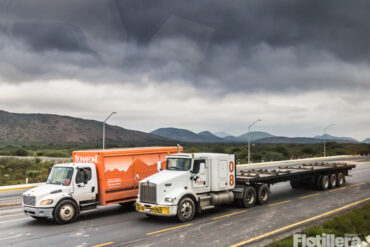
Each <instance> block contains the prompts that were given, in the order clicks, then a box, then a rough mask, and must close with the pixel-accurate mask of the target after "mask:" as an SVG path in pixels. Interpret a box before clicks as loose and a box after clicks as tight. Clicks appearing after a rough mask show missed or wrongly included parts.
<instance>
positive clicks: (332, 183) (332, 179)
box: [329, 173, 337, 189]
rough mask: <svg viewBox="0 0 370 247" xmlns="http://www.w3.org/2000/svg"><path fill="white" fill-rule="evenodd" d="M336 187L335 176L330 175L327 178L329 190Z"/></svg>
mask: <svg viewBox="0 0 370 247" xmlns="http://www.w3.org/2000/svg"><path fill="white" fill-rule="evenodd" d="M336 186H337V176H336V175H335V173H332V174H330V176H329V187H330V189H334V188H335V187H336Z"/></svg>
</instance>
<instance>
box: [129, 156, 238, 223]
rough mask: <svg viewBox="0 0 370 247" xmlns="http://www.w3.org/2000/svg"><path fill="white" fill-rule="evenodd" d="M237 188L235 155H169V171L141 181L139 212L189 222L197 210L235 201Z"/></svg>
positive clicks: (167, 168)
mask: <svg viewBox="0 0 370 247" xmlns="http://www.w3.org/2000/svg"><path fill="white" fill-rule="evenodd" d="M234 188H235V162H234V155H230V154H218V153H194V154H185V153H182V154H173V155H168V156H167V167H166V170H163V171H160V172H159V173H157V174H154V175H152V176H150V177H148V178H146V179H144V180H142V181H141V182H140V186H139V197H138V199H137V202H136V209H137V211H139V212H142V213H145V214H146V215H160V216H177V217H178V219H179V220H180V221H182V222H184V221H189V220H191V219H192V218H193V217H194V214H195V212H196V211H201V210H206V209H211V208H214V207H215V206H217V205H221V204H229V203H231V202H233V201H234V194H233V192H232V191H233V189H234Z"/></svg>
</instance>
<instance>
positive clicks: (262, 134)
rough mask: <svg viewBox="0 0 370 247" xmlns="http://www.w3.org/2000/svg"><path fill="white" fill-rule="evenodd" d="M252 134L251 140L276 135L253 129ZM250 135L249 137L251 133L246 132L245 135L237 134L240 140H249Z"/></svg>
mask: <svg viewBox="0 0 370 247" xmlns="http://www.w3.org/2000/svg"><path fill="white" fill-rule="evenodd" d="M250 134H251V141H255V140H259V139H264V138H269V137H274V135H271V134H270V133H267V132H262V131H251V133H250ZM248 137H249V133H245V134H243V135H240V136H237V137H236V138H237V140H238V141H241V142H248Z"/></svg>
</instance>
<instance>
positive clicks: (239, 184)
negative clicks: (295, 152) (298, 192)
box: [233, 163, 356, 207]
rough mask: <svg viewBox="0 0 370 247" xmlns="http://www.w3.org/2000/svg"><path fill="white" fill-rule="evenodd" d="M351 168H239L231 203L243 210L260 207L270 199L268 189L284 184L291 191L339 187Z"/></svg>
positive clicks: (341, 165)
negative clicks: (255, 206) (256, 204)
mask: <svg viewBox="0 0 370 247" xmlns="http://www.w3.org/2000/svg"><path fill="white" fill-rule="evenodd" d="M355 167H356V165H348V164H346V163H315V164H303V165H299V166H279V167H278V169H253V168H252V169H240V170H238V171H236V173H235V177H236V187H235V189H234V191H233V192H234V196H235V201H236V202H238V203H239V205H241V206H244V207H252V206H254V205H255V203H259V204H264V203H266V202H268V201H269V199H270V194H271V191H270V186H271V185H272V184H276V183H280V182H287V181H290V185H291V186H292V187H293V188H295V189H298V188H310V189H318V190H328V189H333V188H335V187H340V186H343V184H344V183H345V176H348V171H349V170H351V169H353V168H355Z"/></svg>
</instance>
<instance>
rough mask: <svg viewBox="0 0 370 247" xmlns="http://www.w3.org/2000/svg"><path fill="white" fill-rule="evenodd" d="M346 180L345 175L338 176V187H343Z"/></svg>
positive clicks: (339, 174)
mask: <svg viewBox="0 0 370 247" xmlns="http://www.w3.org/2000/svg"><path fill="white" fill-rule="evenodd" d="M345 182H346V178H345V177H344V175H343V173H341V172H340V173H338V175H337V186H338V187H341V186H343V184H345Z"/></svg>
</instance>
